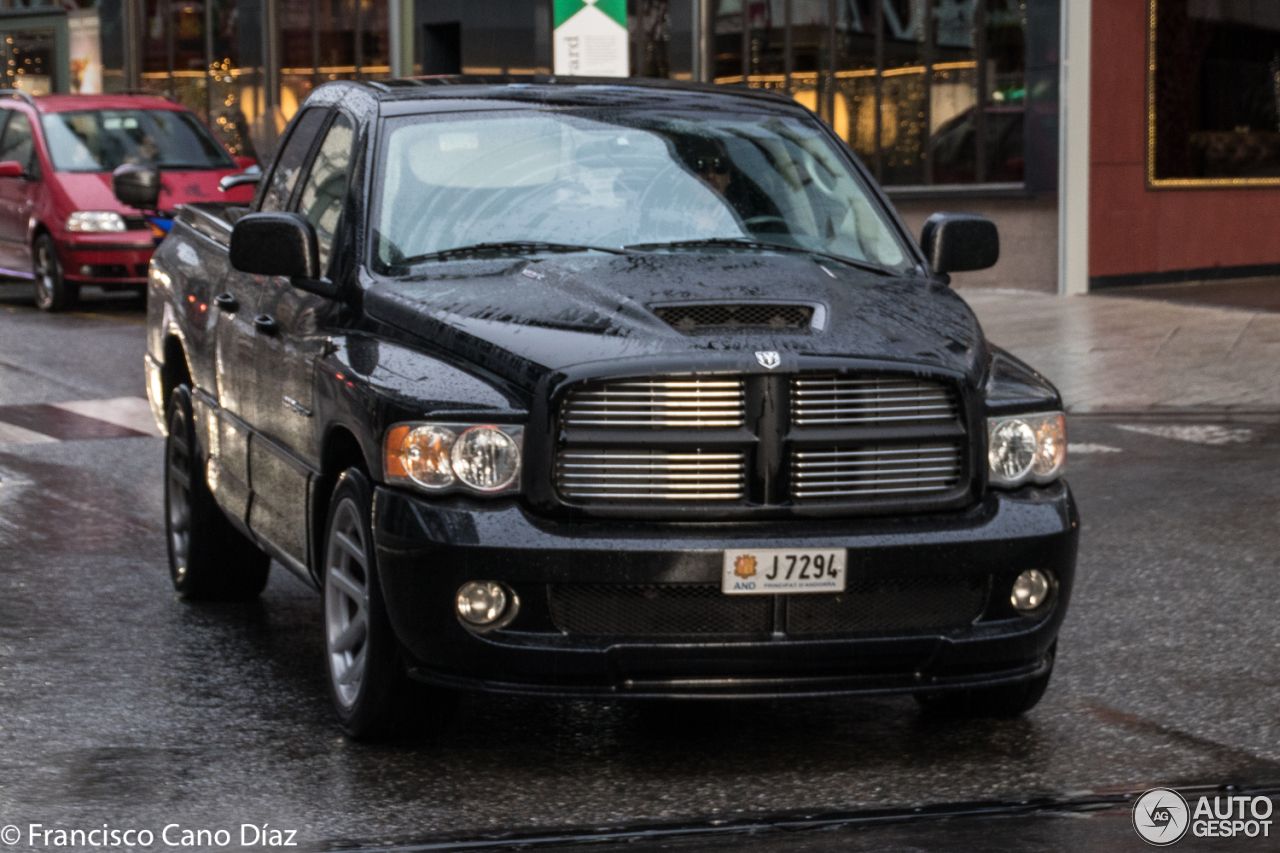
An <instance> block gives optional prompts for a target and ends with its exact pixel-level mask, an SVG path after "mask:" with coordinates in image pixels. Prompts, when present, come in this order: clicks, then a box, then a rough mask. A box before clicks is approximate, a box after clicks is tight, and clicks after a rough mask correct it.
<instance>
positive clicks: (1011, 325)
mask: <svg viewBox="0 0 1280 853" xmlns="http://www.w3.org/2000/svg"><path fill="white" fill-rule="evenodd" d="M958 292H959V293H960V294H961V295H962V296H963V297H964V298H965V300H966V301H967V302H968V303H969V304H970V305H971V306H972V307H973V310H974V312H975V313H977V315H978V319H979V320H981V322H982V327H983V329H984V331H985V332H986V334H987V337H988V338H989V339H990V340H991V341H993V342H994V343H996V344H997V345H999V346H1001V347H1004V348H1005V349H1007V350H1009V351H1011V352H1012V353H1014V354H1015V355H1017V356H1018V357H1019V358H1021V359H1023V360H1024V361H1026V362H1028V363H1029V364H1031V365H1032V366H1033V367H1035V368H1036V369H1037V370H1039V371H1040V372H1041V373H1043V374H1045V375H1046V376H1048V377H1049V379H1051V380H1052V381H1053V382H1054V384H1056V385H1057V386H1058V389H1059V390H1060V391H1061V392H1062V396H1063V399H1064V400H1065V401H1066V404H1067V409H1068V411H1071V412H1080V413H1083V412H1095V413H1103V412H1124V413H1152V414H1155V413H1160V412H1169V413H1179V414H1192V413H1197V412H1203V413H1206V414H1208V413H1214V414H1221V413H1230V414H1242V415H1243V414H1268V413H1280V313H1271V312H1265V311H1252V310H1246V309H1238V308H1210V307H1201V306H1192V305H1178V304H1173V303H1169V302H1158V301H1155V300H1150V299H1129V298H1121V297H1111V296H1098V295H1091V296H1051V295H1046V294H1040V293H1029V292H1025V291H1012V290H980V289H960V290H959V291H958Z"/></svg>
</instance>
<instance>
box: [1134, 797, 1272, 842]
mask: <svg viewBox="0 0 1280 853" xmlns="http://www.w3.org/2000/svg"><path fill="white" fill-rule="evenodd" d="M1211 800H1212V801H1211ZM1272 808H1273V804H1272V802H1271V798H1270V797H1268V796H1265V795H1258V796H1249V795H1247V794H1242V795H1241V794H1237V795H1225V796H1216V797H1212V798H1210V797H1200V798H1199V799H1198V800H1197V801H1196V805H1195V808H1194V809H1193V808H1191V806H1190V804H1188V803H1187V800H1186V798H1185V797H1183V796H1182V795H1181V794H1179V793H1178V792H1177V791H1175V790H1173V789H1172V788H1152V789H1151V790H1150V791H1147V792H1145V793H1144V794H1143V795H1142V796H1140V797H1138V799H1136V800H1134V802H1133V828H1134V829H1135V830H1137V832H1138V835H1140V836H1141V837H1142V840H1143V841H1146V842H1147V843H1148V844H1154V845H1155V846H1157V847H1168V846H1169V845H1170V844H1173V843H1175V842H1177V841H1179V840H1181V839H1182V838H1183V836H1185V835H1186V834H1187V832H1188V831H1190V832H1191V834H1192V835H1193V836H1195V837H1196V838H1241V837H1243V838H1270V837H1271V811H1272Z"/></svg>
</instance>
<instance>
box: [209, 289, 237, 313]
mask: <svg viewBox="0 0 1280 853" xmlns="http://www.w3.org/2000/svg"><path fill="white" fill-rule="evenodd" d="M213 304H214V305H217V306H218V308H220V309H221V310H223V311H226V312H227V313H228V314H234V313H236V311H237V310H238V309H239V308H240V303H239V302H238V301H237V300H236V298H235V297H234V296H232V295H231V294H230V293H225V292H223V293H219V294H218V295H217V296H215V297H213Z"/></svg>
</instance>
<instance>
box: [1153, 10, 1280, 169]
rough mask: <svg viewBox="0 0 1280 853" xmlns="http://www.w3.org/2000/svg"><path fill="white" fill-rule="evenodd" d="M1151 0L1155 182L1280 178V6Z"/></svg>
mask: <svg viewBox="0 0 1280 853" xmlns="http://www.w3.org/2000/svg"><path fill="white" fill-rule="evenodd" d="M1151 2H1152V8H1151V12H1152V28H1153V29H1152V34H1151V45H1152V51H1153V53H1154V56H1153V57H1152V59H1153V61H1154V63H1155V73H1154V74H1153V75H1152V80H1151V91H1150V103H1149V133H1150V152H1149V153H1150V162H1149V165H1148V169H1149V172H1148V174H1149V178H1150V180H1151V183H1152V184H1153V185H1155V186H1160V185H1162V184H1163V185H1172V186H1177V185H1185V184H1188V183H1204V184H1219V185H1232V184H1246V185H1247V184H1255V183H1280V10H1278V9H1277V4H1275V3H1224V2H1218V0H1151Z"/></svg>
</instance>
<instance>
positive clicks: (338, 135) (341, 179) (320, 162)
mask: <svg viewBox="0 0 1280 853" xmlns="http://www.w3.org/2000/svg"><path fill="white" fill-rule="evenodd" d="M353 138H354V133H353V131H352V127H351V122H350V121H349V120H348V119H347V117H346V116H344V115H342V114H341V113H339V114H338V116H337V118H335V119H334V120H333V124H332V125H330V126H329V132H328V133H326V134H325V137H324V142H322V143H320V150H319V151H317V152H316V159H315V160H314V161H313V162H312V164H311V173H310V174H308V175H307V181H306V183H305V184H303V185H302V198H301V199H300V200H299V202H298V212H299V213H301V214H302V215H303V216H305V217H307V219H309V220H310V221H311V224H312V225H314V226H315V227H316V238H317V242H319V244H320V269H322V270H323V269H326V268H327V267H328V265H329V252H330V250H331V249H332V247H333V235H334V232H335V231H337V229H338V217H339V216H340V215H341V214H342V200H343V198H344V197H345V196H346V193H347V172H348V171H349V170H350V167H351V144H352V141H353Z"/></svg>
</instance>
